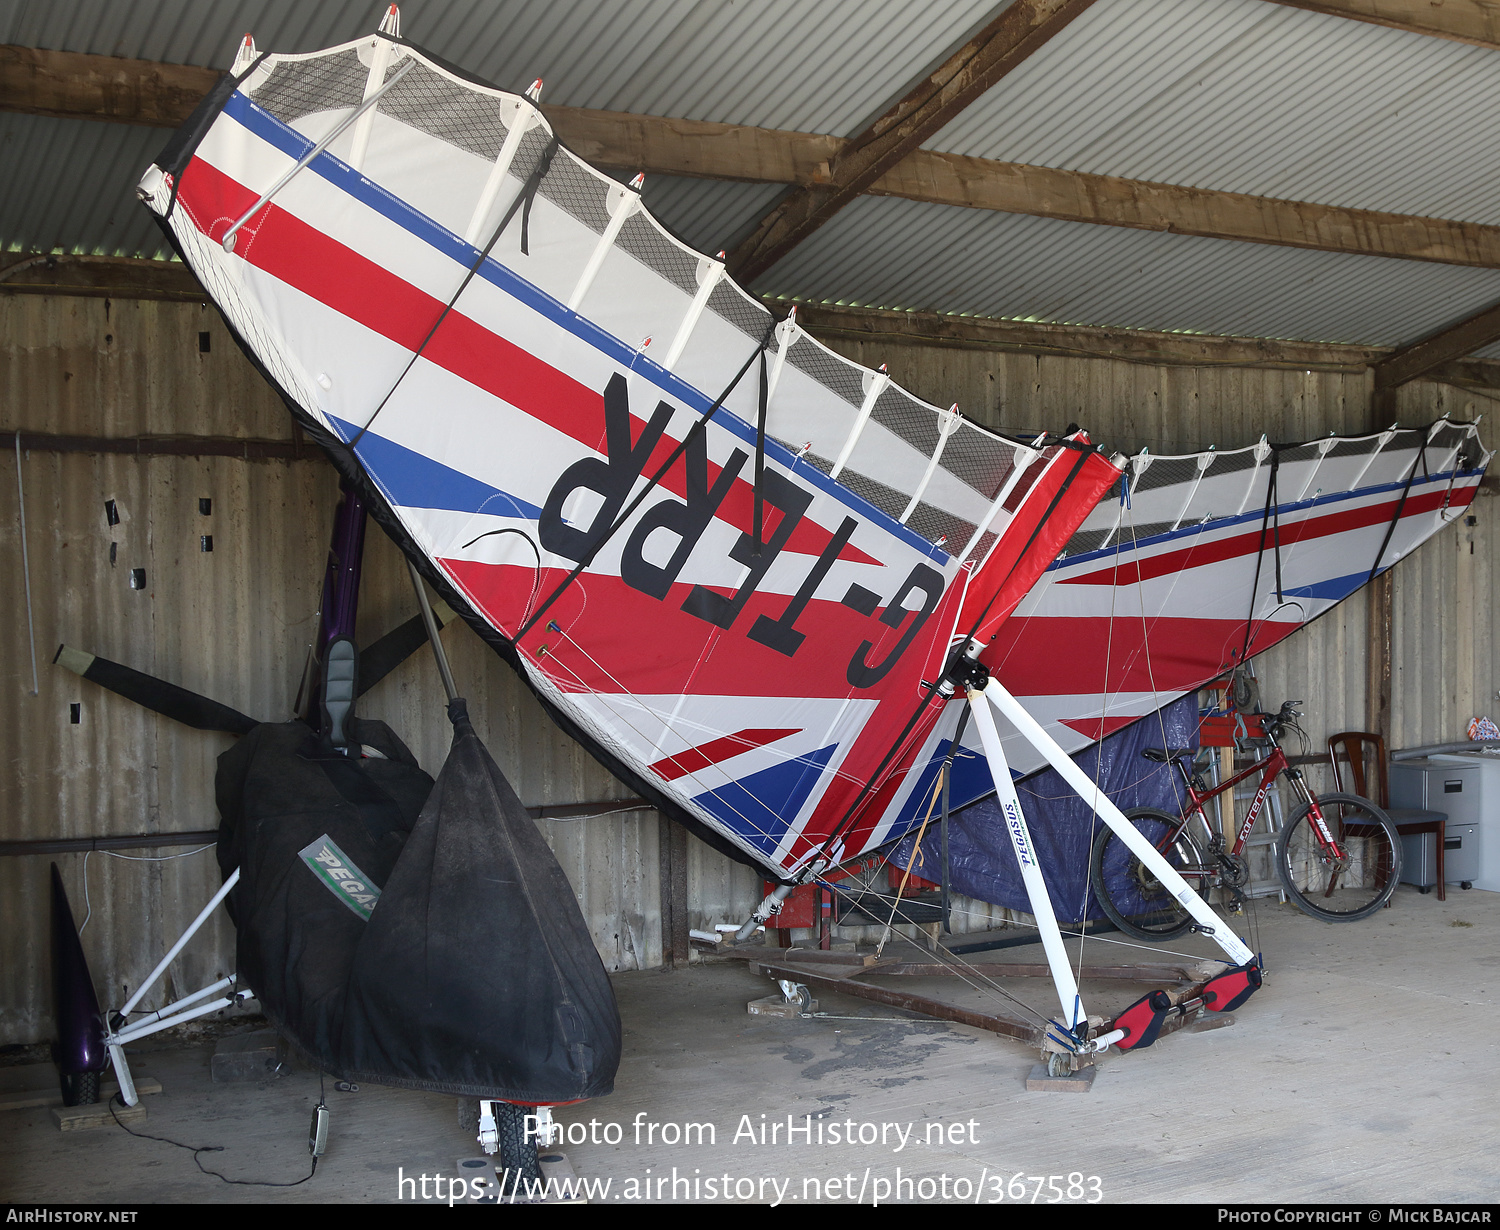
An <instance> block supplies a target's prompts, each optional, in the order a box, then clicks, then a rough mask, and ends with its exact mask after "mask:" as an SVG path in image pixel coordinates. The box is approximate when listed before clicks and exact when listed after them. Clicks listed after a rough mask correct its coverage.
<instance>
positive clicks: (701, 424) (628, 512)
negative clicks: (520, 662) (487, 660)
mask: <svg viewBox="0 0 1500 1230" xmlns="http://www.w3.org/2000/svg"><path fill="white" fill-rule="evenodd" d="M775 328H776V322H775V321H774V320H773V321H771V323H770V324H769V325H768V326H767V327H766V332H765V335H764V336H763V337H762V338H761V340H760V345H759V346H757V347H756V348H755V352H754V353H753V354H752V355H751V356H750V357H749V358H748V359H746V360H745V362H744V364H743V365H742V366H741V368H740V370H739V371H737V372H736V373H735V374H734V378H733V379H732V380H730V382H729V383H728V384H727V385H726V386H725V387H724V391H723V392H722V393H720V394H719V395H718V397H716V398H715V399H714V404H713V405H711V406H710V407H709V408H708V409H707V410H705V411H704V412H703V413H702V414H701V415H700V416H699V417H698V421H697V422H695V423H694V424H693V425H692V426H691V427H690V428H688V430H687V432H686V434H684V435H683V437H682V440H681V441H680V442H679V443H678V445H677V447H676V448H674V449H673V450H672V452H671V455H670V456H669V457H668V458H667V459H666V460H665V461H663V462H662V463H661V465H660V466H658V467H657V469H656V473H655V474H653V475H652V476H651V481H650V482H648V483H647V484H646V485H645V487H644V488H642V490H641V492H640V494H639V495H637V496H636V497H635V499H633V500H631V501H630V504H629V506H628V507H627V508H625V509H624V510H623V511H622V512H621V513H620V515H619V516H618V517H616V518H615V520H614V524H613V525H611V526H610V527H609V529H607V530H605V531H604V533H603V534H601V535H600V536H599V540H598V542H596V543H595V544H594V545H593V546H592V547H590V548H589V550H588V553H587V554H586V555H585V556H584V557H583V558H582V559H581V560H579V561H578V564H577V565H576V566H575V567H574V568H573V570H572V571H571V572H569V573H568V575H567V576H565V577H564V578H563V579H562V580H561V581H559V582H558V583H557V588H556V589H554V590H553V591H552V592H551V593H550V594H549V595H548V596H547V600H546V601H545V602H543V603H542V605H541V606H539V607H538V608H537V609H536V613H535V614H533V615H532V616H531V618H529V619H528V620H527V621H526V622H525V623H524V624H522V625H521V627H520V630H519V631H517V633H516V635H515V637H514V638H513V639H512V643H519V642H520V640H521V638H522V637H523V636H525V635H526V634H527V633H528V632H530V631H531V630H532V628H534V627H536V624H537V621H538V620H540V619H541V618H542V616H543V615H545V614H546V613H547V611H548V609H549V608H550V607H551V606H552V604H553V603H554V602H556V601H557V600H558V599H559V598H560V597H562V595H563V591H565V590H566V589H567V588H568V587H569V586H570V585H572V584H573V582H574V581H576V580H577V579H578V578H579V576H580V575H582V573H583V570H584V569H585V568H587V567H588V566H589V565H590V564H592V563H593V562H594V559H595V557H596V556H597V555H598V554H599V552H600V551H602V550H603V549H604V547H605V544H606V543H608V542H609V540H610V539H611V538H613V537H614V536H615V535H616V534H617V533H618V532H619V531H620V527H621V526H623V525H624V524H625V523H626V522H627V521H629V520H630V518H631V517H632V516H634V515H635V510H636V509H637V508H639V507H640V506H641V503H642V501H644V500H645V498H646V497H647V496H648V495H650V494H651V492H652V491H654V490H655V489H656V487H657V485H658V484H659V483H660V482H661V480H662V479H663V478H665V477H666V475H667V471H668V470H670V469H671V468H672V467H673V466H674V465H676V464H677V459H678V458H679V457H681V456H682V455H683V453H685V452H687V450H688V448H689V447H690V446H691V445H692V443H693V441H694V440H695V439H696V438H697V437H698V436H699V435H701V434H702V433H703V432H704V430H705V429H706V428H707V427H708V422H709V420H710V419H711V418H713V416H714V415H715V414H717V413H718V412H719V407H721V406H722V405H723V404H724V401H725V399H726V398H727V397H728V396H729V395H730V394H731V393H733V392H734V390H735V389H736V388H737V387H738V386H739V383H740V381H741V380H743V379H744V378H745V373H746V372H748V371H749V370H750V366H751V364H753V363H754V362H755V360H756V359H757V358H759V359H761V361H762V362H764V360H765V353H766V347H767V346H769V345H770V344H771V336H772V333H773V331H774V330H775Z"/></svg>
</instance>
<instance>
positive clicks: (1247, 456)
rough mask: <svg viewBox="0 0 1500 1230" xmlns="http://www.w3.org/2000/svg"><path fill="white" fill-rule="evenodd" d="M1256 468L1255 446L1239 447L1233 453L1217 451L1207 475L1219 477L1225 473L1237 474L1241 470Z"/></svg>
mask: <svg viewBox="0 0 1500 1230" xmlns="http://www.w3.org/2000/svg"><path fill="white" fill-rule="evenodd" d="M1253 469H1255V450H1254V449H1253V448H1242V449H1237V450H1236V451H1235V452H1232V453H1215V454H1214V459H1213V461H1212V462H1211V463H1210V464H1209V467H1208V473H1207V474H1205V475H1204V477H1205V478H1207V477H1210V476H1212V477H1215V478H1217V477H1218V476H1220V475H1223V474H1237V473H1239V471H1241V470H1253Z"/></svg>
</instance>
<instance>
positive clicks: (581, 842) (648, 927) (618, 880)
mask: <svg viewBox="0 0 1500 1230" xmlns="http://www.w3.org/2000/svg"><path fill="white" fill-rule="evenodd" d="M203 333H206V334H207V335H208V346H209V349H208V351H207V352H206V353H205V352H203V351H202V350H201V349H200V334H203ZM0 427H3V428H6V429H9V430H10V431H12V432H13V431H15V430H17V429H20V430H24V431H46V432H56V433H70V434H83V435H94V436H137V435H211V436H244V437H251V438H262V439H265V438H272V439H290V438H291V420H290V418H289V417H288V415H287V414H286V411H285V410H284V409H283V408H282V406H281V404H280V402H279V400H277V399H276V398H275V396H274V395H273V394H272V393H271V392H270V391H269V390H268V388H267V387H266V385H265V383H264V381H263V380H261V378H260V377H259V375H257V374H256V373H255V371H254V370H253V369H252V368H251V367H250V365H249V364H248V363H247V362H246V361H245V359H244V358H243V356H242V355H241V354H240V353H239V351H238V349H237V348H236V347H235V346H234V343H233V342H232V340H231V339H230V338H229V336H228V333H227V332H226V330H225V329H224V327H223V324H222V322H221V321H220V320H219V317H218V315H217V313H216V312H214V311H212V310H211V309H205V308H200V307H198V306H197V305H194V304H180V303H162V302H147V301H107V300H103V299H87V298H63V297H59V298H49V297H42V296H27V295H4V296H0ZM0 445H5V446H9V447H7V448H6V451H5V455H4V457H3V472H4V474H3V477H0V559H3V561H4V563H3V576H4V584H5V589H6V604H7V609H8V611H9V615H8V617H7V618H6V619H5V621H4V624H3V628H0V646H3V647H0V655H3V680H4V683H3V689H0V695H3V701H0V704H3V708H0V761H3V763H4V764H5V765H6V771H5V773H4V775H3V778H0V840H10V841H14V840H22V839H32V838H47V837H75V836H94V835H117V834H118V835H123V834H135V833H149V832H155V831H160V832H168V831H184V830H188V831H191V830H200V829H211V828H214V827H215V826H216V825H217V823H218V816H217V812H216V810H215V807H214V798H213V774H214V760H215V757H217V756H218V754H219V753H220V752H222V751H223V750H224V749H225V748H226V747H228V746H229V745H230V742H231V739H230V737H229V736H225V735H211V734H204V733H202V732H199V731H195V730H190V729H188V728H187V727H183V726H179V725H178V724H176V723H173V722H170V721H167V720H165V719H161V718H158V717H156V716H155V715H153V714H150V713H148V712H147V711H145V710H143V709H141V708H139V707H137V706H136V705H134V704H132V703H131V702H129V701H126V700H123V699H121V698H120V697H118V696H115V695H113V694H112V693H109V692H106V691H105V690H104V689H102V688H100V687H98V686H96V685H94V684H91V683H89V682H87V681H85V680H83V679H80V678H79V677H78V676H76V675H73V674H71V673H69V672H68V671H66V670H64V669H63V668H62V667H60V666H54V665H52V657H53V654H54V653H55V652H56V650H57V647H58V645H59V644H60V643H64V642H66V643H67V644H69V645H72V646H75V647H77V648H80V649H84V650H86V651H88V652H90V653H95V654H98V655H100V656H103V657H106V658H110V659H112V660H114V661H118V662H123V663H125V664H127V665H130V666H134V667H136V668H138V669H141V670H144V671H147V672H150V673H152V674H156V675H159V676H160V677H162V678H164V679H168V680H171V681H172V682H175V683H180V684H182V685H183V686H185V687H188V688H192V689H194V690H195V691H200V692H203V693H205V694H207V695H209V696H212V697H214V698H216V699H218V700H221V701H223V702H224V703H226V704H229V705H232V706H234V707H235V708H238V709H241V710H243V711H244V712H246V713H248V714H250V715H252V716H255V717H261V718H267V719H281V718H285V717H287V716H289V715H290V712H291V706H292V701H293V698H294V695H295V693H296V689H297V684H298V679H299V677H300V673H301V670H302V665H303V660H304V655H305V653H306V648H307V643H308V641H309V640H310V639H311V637H312V635H313V631H314V627H315V622H316V613H317V609H318V602H319V596H320V590H321V585H322V568H323V561H324V559H325V555H326V552H327V549H328V536H329V532H330V529H331V525H332V516H333V508H334V504H335V502H336V500H337V496H338V487H337V479H336V476H335V474H334V471H333V470H332V468H331V467H330V466H328V465H327V464H326V463H324V462H323V461H322V459H321V457H320V456H318V455H316V453H315V451H313V452H311V453H310V455H309V457H308V459H307V460H305V461H301V462H277V461H270V462H247V461H243V460H238V459H233V458H224V457H211V458H191V457H129V456H119V455H107V456H99V455H90V454H71V453H56V452H43V451H35V452H30V453H27V454H25V455H23V458H22V473H23V476H24V484H25V498H26V522H27V540H28V542H27V545H28V548H29V554H30V565H31V566H30V574H31V589H32V613H33V616H34V619H35V626H36V632H35V644H36V653H37V661H38V666H37V672H38V681H39V694H38V695H35V696H33V695H32V694H31V686H32V676H31V657H30V647H29V646H28V644H27V613H26V603H25V597H24V587H23V577H22V574H21V550H20V540H19V533H18V529H19V518H18V510H17V502H16V497H17V484H16V466H15V459H14V445H13V436H8V437H6V439H5V440H4V441H0ZM204 497H207V498H209V499H211V500H212V501H213V503H212V513H211V515H209V516H206V517H205V516H203V515H202V514H201V513H200V512H199V500H200V498H204ZM107 500H113V501H114V503H115V508H116V510H117V511H118V515H119V518H120V520H119V523H118V524H117V525H115V526H110V525H109V524H107V520H106V515H105V502H106V501H107ZM205 534H211V535H212V536H213V550H212V552H211V553H207V552H204V551H202V550H201V549H200V544H201V538H202V536H203V535H205ZM112 548H113V550H112ZM136 568H142V569H144V570H145V588H144V589H140V590H136V589H132V588H131V587H130V576H131V572H132V570H133V569H136ZM416 609H417V608H416V601H415V598H414V597H413V595H412V593H411V584H410V581H409V580H408V579H407V575H406V571H405V567H404V565H403V564H402V561H401V556H400V555H399V553H398V552H397V551H396V550H395V548H394V547H393V546H392V545H391V543H390V542H389V540H388V539H386V537H385V535H384V534H383V533H381V531H380V530H379V529H378V528H377V527H375V526H374V525H373V524H372V525H371V528H370V532H369V535H368V538H367V540H366V552H365V572H364V586H363V593H362V601H361V607H360V627H359V638H360V639H361V641H363V642H366V643H367V642H368V641H370V640H373V639H374V638H375V637H377V636H379V635H381V634H382V633H384V632H386V631H389V630H390V629H391V628H392V627H394V626H396V625H397V624H398V623H400V622H402V621H403V620H405V619H407V618H409V617H410V616H411V615H413V614H415V613H416ZM443 636H444V643H445V645H446V647H447V649H448V653H449V656H450V658H451V660H452V664H453V669H454V674H455V676H456V677H457V679H458V680H459V681H460V687H461V690H462V691H463V692H464V693H465V694H466V695H467V697H468V698H469V702H470V712H471V714H473V715H474V718H475V726H476V728H477V729H478V731H479V733H480V735H481V736H482V737H483V738H484V739H485V741H486V742H487V744H488V745H489V747H490V749H491V751H492V752H493V753H494V755H495V757H496V759H497V760H498V761H499V763H500V766H501V768H502V769H503V770H504V771H505V772H506V774H507V775H508V776H509V777H510V779H511V781H512V783H513V784H514V785H515V787H516V790H517V792H518V793H519V794H520V796H521V798H522V800H523V801H524V802H525V803H527V804H528V805H533V806H534V805H546V804H568V803H578V802H590V801H595V800H603V799H611V798H626V797H629V796H630V792H629V791H627V790H626V789H625V788H624V787H623V786H621V785H620V783H619V782H617V781H616V780H615V779H614V778H613V777H611V776H610V774H608V773H607V772H605V770H604V769H602V768H600V767H599V766H598V765H597V764H596V763H595V762H594V760H593V759H592V758H591V757H590V756H589V755H588V754H587V753H586V752H584V751H583V749H582V748H580V747H579V746H578V745H577V744H576V743H574V742H573V741H572V740H571V739H568V738H567V737H565V736H564V735H562V734H561V733H560V732H558V731H557V729H556V728H555V727H554V726H553V725H552V723H551V721H550V720H548V718H547V717H546V716H545V715H544V714H543V712H542V710H541V708H540V706H539V705H538V704H537V703H536V701H535V700H534V699H533V698H532V696H531V695H530V693H529V692H528V691H527V690H526V689H525V687H524V686H523V685H522V684H521V682H520V680H519V679H518V678H517V677H516V675H515V674H514V673H513V672H512V671H511V669H510V668H509V667H508V666H506V665H504V664H503V663H502V662H501V661H500V659H499V658H498V657H496V655H495V654H494V653H493V652H491V651H490V649H489V648H488V647H487V646H485V645H484V644H483V642H481V641H480V640H479V638H478V637H477V636H475V635H474V634H473V633H472V632H471V631H469V629H468V628H467V627H465V626H464V625H463V624H461V623H459V624H454V625H451V626H450V627H449V628H448V630H446V631H445V632H444V634H443ZM75 703H77V704H79V705H80V706H81V708H80V713H79V718H80V720H79V722H78V723H77V724H76V725H75V724H73V723H72V722H71V720H70V717H71V709H70V706H71V705H73V704H75ZM361 712H362V713H363V714H365V715H366V716H369V717H377V718H380V719H382V720H384V721H387V722H389V723H390V724H391V726H392V727H393V728H394V729H395V730H396V731H397V732H398V733H399V734H400V735H401V736H402V737H403V738H404V739H405V740H406V741H407V742H408V744H409V745H410V746H411V748H412V751H413V752H414V753H416V755H417V757H418V759H419V760H420V761H421V763H422V765H423V767H425V768H426V769H428V771H429V772H433V773H435V772H436V771H437V769H438V768H439V766H440V765H441V764H442V762H443V758H444V757H445V755H446V753H447V745H448V740H449V737H450V728H449V726H448V723H447V720H446V717H445V716H444V709H443V694H442V686H441V684H440V682H439V681H438V678H437V671H436V668H435V666H434V665H433V662H432V658H431V655H430V654H428V653H426V652H425V651H424V652H421V653H419V654H417V655H416V656H414V657H413V658H412V659H411V660H409V661H408V662H407V663H405V664H404V665H403V666H402V667H401V668H400V669H399V670H397V671H396V672H394V673H393V674H392V675H390V676H388V677H387V678H386V679H384V680H382V681H381V682H380V683H379V684H377V685H376V686H375V688H374V689H372V691H371V692H370V693H369V694H368V695H367V696H366V697H365V698H364V701H363V702H362V705H361ZM658 824H659V822H658V818H657V816H656V814H655V812H652V811H635V812H627V813H622V814H618V815H613V816H607V817H600V818H597V819H584V820H576V821H543V822H542V823H541V828H542V830H543V832H544V833H545V834H546V836H547V838H548V840H549V842H550V843H551V844H552V846H553V848H554V850H555V851H556V852H557V856H558V859H559V861H560V862H561V864H562V867H563V870H564V871H565V872H566V873H567V875H568V877H569V880H570V881H571V882H572V884H573V886H574V888H575V889H576V890H577V892H578V894H579V898H580V901H581V902H582V905H583V910H584V914H585V917H586V918H587V919H588V921H589V925H590V927H591V929H592V931H593V934H594V938H595V941H596V943H597V944H598V946H599V949H600V952H601V954H602V955H603V957H604V960H605V962H606V964H608V965H609V966H611V968H616V969H634V968H642V967H651V966H655V965H659V964H660V963H661V959H662V945H661V923H660V916H661V909H660V889H659V883H658V842H657V836H658ZM690 850H692V854H691V857H690V868H689V902H690V907H691V916H690V923H691V925H692V926H695V927H702V926H712V924H713V923H715V922H721V921H725V920H726V919H728V918H731V917H733V918H735V919H736V921H740V920H743V918H744V916H745V915H746V914H747V913H748V911H749V909H750V908H752V906H753V903H754V901H756V900H758V899H759V893H760V886H759V882H758V881H757V880H756V877H755V875H754V874H753V873H752V872H751V871H749V870H748V869H746V868H743V867H739V866H737V865H734V864H731V863H729V861H728V860H727V859H725V858H723V857H722V856H721V855H718V854H716V853H714V852H713V851H711V850H708V849H707V848H706V847H702V846H700V845H699V843H697V842H695V841H691V840H690ZM170 852H171V851H156V850H148V851H138V852H136V853H144V854H153V855H154V854H158V853H170ZM52 858H55V860H56V861H57V862H58V864H59V866H60V867H61V869H62V871H63V875H64V880H65V883H66V885H67V887H68V892H69V895H70V897H71V899H72V903H73V906H74V913H75V916H76V918H77V920H78V921H79V922H80V923H82V922H83V919H84V916H85V910H86V906H85V896H84V883H83V873H84V856H83V855H81V854H66V855H57V856H45V855H38V856H21V857H10V858H0V936H3V939H0V1044H4V1043H9V1042H26V1041H33V1040H36V1039H40V1038H45V1037H47V1036H48V1033H49V1030H50V1015H51V1013H50V1007H49V1005H48V1003H47V995H48V990H47V988H48V975H47V972H46V969H47V965H46V963H47V944H48V939H47V935H48V933H47V899H48V897H47V894H48V887H47V865H48V862H49V861H51V859H52ZM217 884H218V871H217V867H216V865H215V864H214V861H213V855H212V852H211V851H208V852H204V853H202V854H198V855H194V856H191V857H188V858H182V859H173V860H172V861H169V862H136V861H124V860H121V859H118V858H114V857H110V856H108V855H104V854H97V853H96V854H93V855H91V856H90V857H89V859H88V901H89V903H90V904H91V905H92V907H93V911H94V916H93V919H92V921H91V922H90V923H89V924H88V926H87V928H86V929H85V931H84V933H83V940H84V949H85V952H86V954H87V956H88V958H89V961H90V964H91V967H92V970H93V973H94V976H95V981H96V983H97V984H98V985H99V987H100V989H101V994H104V991H105V988H110V991H109V993H108V998H109V999H111V1000H113V1002H115V1003H119V1002H120V999H121V996H120V994H119V988H120V986H121V985H122V984H123V983H126V982H130V981H131V980H133V979H138V978H140V977H142V976H143V975H144V974H145V973H146V972H147V971H148V970H149V969H150V968H151V966H152V965H154V964H155V962H156V959H157V958H158V957H159V956H160V954H161V953H162V952H163V951H165V946H166V945H167V944H169V943H170V942H171V941H172V940H173V939H175V938H176V936H177V934H178V933H179V932H180V931H181V929H182V928H183V927H184V926H185V925H186V924H187V923H188V922H189V921H190V920H191V919H192V917H193V916H194V914H196V913H197V911H198V909H199V908H201V906H202V903H203V902H204V901H206V900H207V899H208V897H209V896H210V895H211V894H212V892H213V890H214V888H216V887H217ZM232 954H233V932H232V929H231V927H230V926H229V923H228V921H227V919H225V918H224V916H223V914H222V912H221V913H220V915H219V916H218V917H217V918H216V920H215V921H214V922H213V923H212V924H211V925H210V926H209V927H207V928H205V930H204V931H203V932H202V933H200V935H199V936H198V937H197V938H196V939H195V940H194V941H193V943H192V945H190V947H189V948H188V949H187V950H186V952H185V954H184V956H183V958H182V959H181V960H179V962H177V963H176V965H174V967H173V971H172V973H173V976H175V978H176V979H177V980H178V989H195V988H196V987H197V986H201V985H203V984H205V983H206V982H208V981H211V980H212V979H213V978H215V977H217V976H219V975H220V974H221V973H224V972H228V971H229V970H230V969H232ZM168 989H169V990H170V987H169V988H168ZM157 1002H161V1000H160V999H159V997H158V996H156V995H153V996H151V997H150V998H148V999H147V1001H146V1003H147V1004H148V1005H150V1004H153V1003H157Z"/></svg>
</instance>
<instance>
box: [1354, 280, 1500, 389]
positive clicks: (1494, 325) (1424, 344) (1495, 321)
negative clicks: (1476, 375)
mask: <svg viewBox="0 0 1500 1230" xmlns="http://www.w3.org/2000/svg"><path fill="white" fill-rule="evenodd" d="M1495 341H1500V303H1496V304H1493V305H1491V306H1490V307H1487V308H1485V309H1484V310H1483V311H1482V312H1476V313H1475V314H1474V315H1473V316H1470V317H1469V318H1468V319H1467V320H1461V321H1459V322H1458V323H1457V324H1456V325H1450V326H1449V327H1448V328H1446V329H1442V330H1440V331H1439V332H1437V333H1434V334H1431V335H1430V336H1428V337H1424V338H1423V339H1422V340H1421V341H1419V342H1413V343H1412V344H1411V345H1410V346H1403V347H1401V349H1399V350H1397V351H1395V352H1394V353H1392V354H1389V355H1387V356H1386V357H1385V358H1383V359H1381V360H1379V361H1378V362H1376V363H1372V364H1371V365H1370V367H1371V370H1372V371H1373V372H1374V375H1375V387H1374V395H1375V397H1376V398H1377V399H1378V398H1380V397H1381V396H1382V395H1383V394H1386V393H1388V392H1389V391H1390V390H1392V389H1396V388H1399V387H1400V386H1401V385H1403V384H1406V383H1408V382H1409V381H1412V380H1416V379H1417V378H1418V377H1419V376H1422V375H1425V374H1426V373H1427V372H1429V371H1432V370H1433V369H1434V368H1436V367H1439V366H1440V365H1442V364H1445V363H1449V362H1452V361H1453V360H1455V359H1461V358H1463V357H1464V356H1465V355H1471V354H1473V353H1474V352H1475V351H1476V350H1478V349H1479V348H1480V347H1482V346H1488V345H1489V344H1490V343H1491V342H1495Z"/></svg>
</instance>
